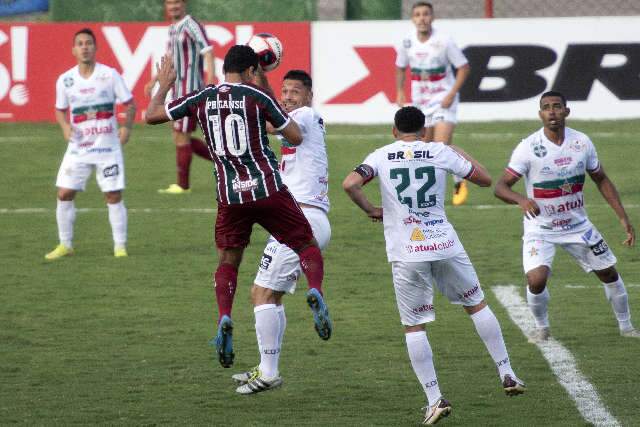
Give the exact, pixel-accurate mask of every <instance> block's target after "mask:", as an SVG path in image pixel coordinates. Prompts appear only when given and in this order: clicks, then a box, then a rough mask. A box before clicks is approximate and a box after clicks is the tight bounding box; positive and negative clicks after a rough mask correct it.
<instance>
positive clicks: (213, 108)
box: [146, 45, 331, 368]
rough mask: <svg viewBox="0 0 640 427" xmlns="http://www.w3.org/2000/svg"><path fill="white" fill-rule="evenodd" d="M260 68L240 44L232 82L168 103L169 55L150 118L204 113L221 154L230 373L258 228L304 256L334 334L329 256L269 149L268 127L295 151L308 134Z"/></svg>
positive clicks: (223, 329)
mask: <svg viewBox="0 0 640 427" xmlns="http://www.w3.org/2000/svg"><path fill="white" fill-rule="evenodd" d="M258 64H259V63H258V55H257V54H256V53H255V52H254V51H253V49H251V48H250V47H249V46H244V45H236V46H233V47H231V49H229V51H228V52H227V54H226V55H225V58H224V65H223V71H224V74H225V83H222V84H220V85H218V86H208V87H206V88H204V89H202V90H200V91H196V92H192V93H190V94H187V95H185V96H183V97H181V98H178V99H176V100H173V101H171V102H170V103H168V104H167V105H166V106H165V105H164V99H165V96H166V94H167V92H168V91H169V89H170V88H171V86H172V85H173V82H174V81H175V78H176V73H175V70H174V69H173V64H172V63H171V60H170V58H168V57H166V56H165V57H163V58H162V61H161V64H160V66H159V69H158V83H159V84H160V88H159V90H158V93H156V95H155V96H154V97H153V98H152V99H151V101H150V103H149V106H148V109H147V116H146V120H147V123H150V124H158V123H164V122H167V121H169V120H179V119H181V118H183V117H186V116H189V115H191V116H196V117H197V118H198V122H199V123H200V124H201V126H202V132H203V133H204V136H205V138H206V141H207V144H208V146H209V150H210V151H211V152H212V153H213V155H214V156H213V157H214V164H215V168H216V169H215V171H216V180H217V200H218V212H217V217H216V225H215V240H216V246H217V248H218V268H217V270H216V272H215V292H216V299H217V303H218V333H217V335H216V338H215V344H216V348H217V352H218V356H219V360H220V364H221V365H222V366H223V367H225V368H229V367H231V366H232V365H233V360H234V353H233V341H232V333H233V322H232V321H231V308H232V305H233V299H234V295H235V290H236V286H237V278H238V267H239V266H240V262H241V260H242V254H243V253H244V249H245V247H246V246H247V245H248V244H249V238H250V236H251V229H252V226H253V224H256V223H257V224H260V225H261V226H262V227H263V228H265V229H266V230H267V231H268V232H269V233H270V234H271V235H272V236H273V237H274V238H275V239H276V240H278V241H279V242H281V243H283V244H285V245H287V246H288V247H289V248H291V249H292V250H293V251H295V252H296V253H297V254H298V256H299V257H300V265H301V268H302V271H303V273H304V274H305V276H306V277H307V282H308V285H309V288H310V289H309V291H308V292H307V302H308V303H309V306H310V307H311V310H312V312H313V316H314V323H315V327H316V330H317V331H318V335H319V336H320V338H322V339H328V338H329V337H330V336H331V320H330V318H329V311H328V309H327V307H326V305H325V303H324V299H323V296H322V281H323V278H324V263H323V259H322V254H321V252H320V248H319V247H318V243H317V242H316V240H315V239H314V237H313V231H312V229H311V226H310V225H309V222H308V221H307V219H306V218H305V216H304V214H303V213H302V211H301V209H300V207H299V206H298V204H297V203H296V201H295V199H294V198H293V196H292V195H291V193H290V192H289V191H288V190H287V187H286V185H285V184H284V183H283V182H282V178H281V176H280V173H279V171H278V161H277V158H276V156H275V154H274V153H273V151H272V150H271V148H270V147H269V139H268V137H267V122H268V123H270V124H271V125H272V126H273V128H274V129H275V131H277V132H279V133H280V134H281V135H282V136H283V137H284V138H285V139H286V140H287V141H288V142H289V143H290V144H292V145H294V146H297V145H300V143H301V142H302V134H301V133H300V129H299V127H298V125H297V124H296V123H295V121H293V120H291V119H290V118H289V116H288V115H287V113H286V112H285V111H284V110H283V109H282V107H280V105H279V104H278V102H277V101H276V100H275V99H274V98H273V96H272V95H271V94H270V93H268V92H265V91H264V90H263V89H262V88H259V87H257V86H255V85H254V84H253V82H254V80H255V77H256V73H257V72H258V67H259V65H258Z"/></svg>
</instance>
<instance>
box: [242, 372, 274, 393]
mask: <svg viewBox="0 0 640 427" xmlns="http://www.w3.org/2000/svg"><path fill="white" fill-rule="evenodd" d="M281 385H282V377H274V378H263V377H262V374H261V373H260V370H259V369H256V370H255V371H254V372H253V373H252V375H251V377H250V378H249V380H248V381H247V382H246V383H245V384H242V385H241V386H240V387H238V388H237V389H236V393H239V394H245V395H246V394H256V393H260V392H261V391H269V390H273V389H274V388H278V387H280V386H281Z"/></svg>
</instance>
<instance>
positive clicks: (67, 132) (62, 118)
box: [56, 108, 72, 141]
mask: <svg viewBox="0 0 640 427" xmlns="http://www.w3.org/2000/svg"><path fill="white" fill-rule="evenodd" d="M56 121H57V122H58V125H60V129H62V135H63V136H64V140H65V141H69V140H70V139H71V130H72V129H71V123H69V110H58V109H57V108H56Z"/></svg>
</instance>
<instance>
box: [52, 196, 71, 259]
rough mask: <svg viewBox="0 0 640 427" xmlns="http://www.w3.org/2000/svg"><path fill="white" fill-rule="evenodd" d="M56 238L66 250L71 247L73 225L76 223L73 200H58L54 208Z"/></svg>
mask: <svg viewBox="0 0 640 427" xmlns="http://www.w3.org/2000/svg"><path fill="white" fill-rule="evenodd" d="M56 221H57V223H58V238H59V239H60V243H62V244H63V245H65V246H66V247H68V248H72V247H73V243H72V242H73V223H74V222H75V221H76V205H75V202H74V201H73V200H69V201H63V200H58V204H57V206H56Z"/></svg>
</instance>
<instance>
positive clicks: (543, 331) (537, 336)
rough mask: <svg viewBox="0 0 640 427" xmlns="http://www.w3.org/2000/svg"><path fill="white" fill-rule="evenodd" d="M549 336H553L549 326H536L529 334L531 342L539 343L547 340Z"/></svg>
mask: <svg viewBox="0 0 640 427" xmlns="http://www.w3.org/2000/svg"><path fill="white" fill-rule="evenodd" d="M549 338H551V330H550V329H549V328H548V327H547V328H536V329H535V330H534V331H533V333H532V334H531V335H530V336H529V342H530V343H531V344H539V343H541V342H545V341H547V340H548V339H549Z"/></svg>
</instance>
